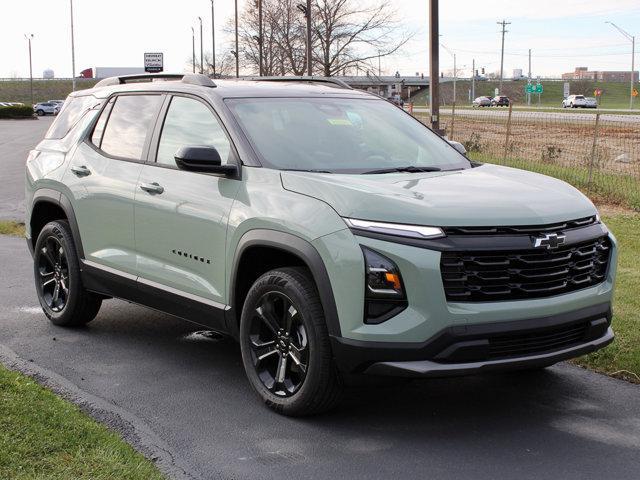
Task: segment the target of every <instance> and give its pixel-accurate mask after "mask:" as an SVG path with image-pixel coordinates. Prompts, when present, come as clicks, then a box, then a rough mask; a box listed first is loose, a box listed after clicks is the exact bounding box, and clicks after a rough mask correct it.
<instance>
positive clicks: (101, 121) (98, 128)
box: [91, 98, 115, 148]
mask: <svg viewBox="0 0 640 480" xmlns="http://www.w3.org/2000/svg"><path fill="white" fill-rule="evenodd" d="M114 101H115V99H113V98H112V99H111V100H109V104H108V105H107V106H106V108H105V109H104V110H102V113H101V114H100V118H98V121H97V122H96V125H95V127H93V133H92V134H91V143H93V144H94V145H95V146H96V147H98V148H100V143H101V142H102V133H103V132H104V127H105V125H106V124H107V119H108V118H109V113H111V108H112V107H113V102H114Z"/></svg>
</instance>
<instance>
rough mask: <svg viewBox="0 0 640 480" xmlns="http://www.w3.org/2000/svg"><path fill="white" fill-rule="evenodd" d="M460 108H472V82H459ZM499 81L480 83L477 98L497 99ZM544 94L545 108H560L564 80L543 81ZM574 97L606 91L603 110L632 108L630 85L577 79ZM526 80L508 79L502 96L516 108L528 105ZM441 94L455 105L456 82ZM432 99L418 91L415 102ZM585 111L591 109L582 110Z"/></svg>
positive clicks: (638, 105)
mask: <svg viewBox="0 0 640 480" xmlns="http://www.w3.org/2000/svg"><path fill="white" fill-rule="evenodd" d="M456 83H457V85H456V105H459V106H462V105H469V104H470V103H471V102H470V101H469V90H470V89H471V81H470V80H459V81H458V82H456ZM498 83H499V82H497V81H482V82H480V81H477V82H476V90H475V96H476V97H479V96H481V95H486V96H491V97H493V96H494V91H495V89H496V88H497V87H498ZM540 83H542V86H543V88H544V92H543V93H542V95H541V96H540V106H541V107H560V106H561V103H562V98H563V93H564V81H558V80H555V81H545V80H542V81H541V82H540ZM569 83H570V85H571V87H570V88H571V93H572V94H582V95H585V96H588V97H593V91H594V90H595V89H596V88H599V89H601V90H602V91H603V94H602V96H601V97H600V99H599V107H600V108H603V109H607V108H624V109H628V108H629V83H628V82H624V83H620V82H593V81H590V80H575V81H570V82H569ZM526 84H527V81H526V80H515V81H514V80H505V82H504V83H503V88H502V92H501V93H502V94H503V95H507V96H508V97H509V98H511V99H512V100H513V102H514V105H518V106H522V105H524V104H526V96H525V93H524V88H525V85H526ZM440 95H441V97H442V100H443V102H444V105H445V106H446V105H451V103H453V82H447V83H443V84H441V85H440ZM427 98H428V89H425V90H422V91H420V92H418V93H417V94H416V95H414V96H413V97H412V101H413V102H414V103H415V104H417V105H426V103H427ZM634 103H635V108H640V97H638V98H636V100H635V102H634ZM531 105H532V106H533V107H535V106H537V105H538V96H537V95H533V96H532V97H531ZM579 110H580V111H581V112H584V111H586V110H587V109H579Z"/></svg>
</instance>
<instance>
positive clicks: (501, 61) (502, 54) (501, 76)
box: [497, 20, 511, 93]
mask: <svg viewBox="0 0 640 480" xmlns="http://www.w3.org/2000/svg"><path fill="white" fill-rule="evenodd" d="M497 23H498V25H502V49H501V50H500V93H502V79H503V78H504V34H505V33H507V32H508V30H506V27H507V25H511V22H507V21H505V20H502V21H501V22H497Z"/></svg>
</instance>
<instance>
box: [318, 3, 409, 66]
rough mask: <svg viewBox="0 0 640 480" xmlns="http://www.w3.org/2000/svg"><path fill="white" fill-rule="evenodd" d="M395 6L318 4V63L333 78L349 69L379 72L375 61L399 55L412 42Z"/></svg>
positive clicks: (388, 4) (387, 4)
mask: <svg viewBox="0 0 640 480" xmlns="http://www.w3.org/2000/svg"><path fill="white" fill-rule="evenodd" d="M390 5H391V2H386V1H384V0H381V1H380V2H379V3H377V4H374V5H373V6H362V5H361V3H360V2H354V1H350V0H315V2H314V4H313V16H312V19H313V26H312V29H313V34H314V35H313V36H314V45H313V46H314V63H315V64H316V66H317V67H319V69H320V70H321V71H322V73H323V75H325V76H327V77H330V76H332V75H336V74H339V73H341V72H343V71H345V70H347V69H349V70H353V69H356V71H359V70H362V71H367V70H370V71H376V70H377V69H376V68H375V66H374V65H373V60H374V59H377V58H378V57H379V56H380V57H384V56H387V55H391V54H393V53H395V52H397V51H398V50H399V49H400V48H401V47H402V46H403V45H404V44H405V43H407V41H408V40H409V38H410V34H408V33H407V32H406V31H404V29H403V28H402V26H401V25H400V22H399V21H398V20H397V13H396V11H395V10H394V9H393V8H392V7H391V6H390Z"/></svg>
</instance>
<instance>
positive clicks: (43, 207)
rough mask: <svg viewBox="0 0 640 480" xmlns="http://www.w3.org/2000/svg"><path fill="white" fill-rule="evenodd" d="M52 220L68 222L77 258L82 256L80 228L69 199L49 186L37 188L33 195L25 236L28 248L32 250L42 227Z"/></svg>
mask: <svg viewBox="0 0 640 480" xmlns="http://www.w3.org/2000/svg"><path fill="white" fill-rule="evenodd" d="M52 220H67V221H68V222H69V226H70V227H71V233H72V235H73V241H74V243H75V246H76V253H77V254H78V258H84V249H83V248H82V239H81V237H80V230H79V229H78V222H77V220H76V216H75V213H74V211H73V206H72V205H71V201H70V200H69V198H68V197H67V196H66V195H65V194H63V193H61V192H59V191H57V190H53V189H49V188H41V189H38V190H36V192H35V193H34V195H33V201H32V204H31V213H30V216H29V230H30V233H31V235H30V237H27V241H28V244H29V249H30V250H31V251H33V248H34V247H35V242H36V241H37V239H38V234H39V233H40V231H41V230H42V227H44V226H45V225H46V224H47V223H48V222H50V221H52Z"/></svg>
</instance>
